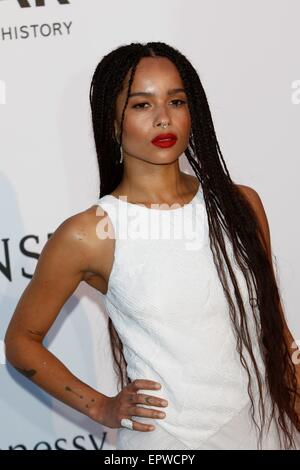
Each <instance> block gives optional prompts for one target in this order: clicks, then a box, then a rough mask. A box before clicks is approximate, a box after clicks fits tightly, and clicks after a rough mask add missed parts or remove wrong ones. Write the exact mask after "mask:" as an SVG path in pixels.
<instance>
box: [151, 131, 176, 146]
mask: <svg viewBox="0 0 300 470" xmlns="http://www.w3.org/2000/svg"><path fill="white" fill-rule="evenodd" d="M176 141H177V136H176V135H175V134H170V133H169V134H158V135H157V136H156V137H154V139H152V140H151V142H152V144H154V145H156V146H157V147H161V148H167V147H172V146H173V145H174V144H176Z"/></svg>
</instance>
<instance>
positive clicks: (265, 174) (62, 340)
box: [0, 0, 300, 450]
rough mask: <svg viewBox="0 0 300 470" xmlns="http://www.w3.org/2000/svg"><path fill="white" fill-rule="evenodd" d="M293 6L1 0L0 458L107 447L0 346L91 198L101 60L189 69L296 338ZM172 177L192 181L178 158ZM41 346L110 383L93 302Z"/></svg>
mask: <svg viewBox="0 0 300 470" xmlns="http://www.w3.org/2000/svg"><path fill="white" fill-rule="evenodd" d="M299 18H300V4H299V2H298V1H297V0H294V1H293V0H290V1H289V2H284V1H276V0H264V1H261V0H251V1H250V0H245V1H243V2H241V1H240V0H227V1H226V2H223V1H221V0H202V1H201V0H190V1H188V2H186V1H183V0H166V1H164V2H161V1H160V0H152V1H151V2H143V1H141V0H139V1H137V0H128V1H126V2H124V1H123V0H112V1H111V2H104V1H102V0H85V1H83V0H60V1H58V0H45V1H42V0H0V136H1V138H0V162H1V164H0V217H1V218H0V220H1V225H0V291H1V292H0V297H1V310H0V314H1V317H0V416H1V418H0V448H1V449H41V450H42V449H53V450H55V449H95V450H96V449H113V448H114V447H115V437H116V430H112V429H107V428H104V427H103V426H101V425H100V424H97V423H96V422H94V421H92V420H90V419H89V418H87V417H86V416H84V415H83V414H81V413H79V412H77V411H75V410H73V409H71V408H70V407H68V406H66V405H64V404H62V403H60V402H59V401H58V400H56V399H54V398H52V397H51V396H50V395H48V394H46V393H44V392H43V391H42V390H41V389H40V388H38V387H37V386H35V385H34V384H33V383H32V382H30V381H29V380H28V379H26V378H25V377H23V376H22V375H21V374H19V373H18V372H17V371H16V370H14V368H13V367H11V366H10V364H9V363H7V362H6V359H5V351H4V343H3V339H4V335H5V331H6V328H7V325H8V323H9V320H10V318H11V316H12V314H13V311H14V308H15V306H16V304H17V302H18V299H19V297H20V295H21V293H22V292H23V290H24V288H25V287H26V285H27V284H28V282H29V281H30V279H31V277H32V274H33V272H34V269H35V266H36V263H37V259H38V256H39V253H40V252H41V250H42V248H43V246H44V244H45V242H46V241H47V239H48V237H49V235H50V234H51V233H53V231H54V230H55V229H56V228H57V227H58V225H59V224H60V223H61V222H62V221H63V220H65V219H66V218H67V217H69V216H70V215H73V214H75V213H77V212H80V211H82V210H84V209H86V208H88V207H89V206H90V205H91V204H93V203H95V201H96V200H97V197H98V191H99V176H98V169H97V165H96V154H95V149H94V142H93V135H92V127H91V117H90V108H89V99H88V93H89V87H90V81H91V77H92V73H93V71H94V69H95V67H96V65H97V63H98V62H99V60H101V58H102V57H103V55H105V54H106V53H108V52H109V51H110V50H111V49H114V48H116V47H118V46H120V45H122V44H127V43H131V42H147V41H156V40H157V41H164V42H167V43H169V44H170V45H173V46H175V47H177V48H178V49H180V50H181V51H182V52H183V53H184V54H186V55H187V57H188V58H189V59H190V60H191V62H192V63H193V64H194V66H195V67H196V68H197V70H198V71H199V75H200V78H201V80H202V82H203V85H204V88H205V90H206V92H207V96H208V100H209V103H210V106H211V111H212V114H213V119H214V122H215V126H216V131H217V135H218V137H219V142H220V145H221V147H222V151H223V154H224V157H225V159H226V162H227V165H228V168H229V171H230V172H231V175H232V177H233V178H234V179H235V180H236V181H239V182H240V183H242V184H246V185H249V186H252V187H253V188H255V189H256V191H257V192H258V193H259V194H260V196H261V199H262V201H263V203H264V206H265V209H266V212H267V215H268V219H269V224H270V229H271V237H272V245H273V252H274V254H275V256H276V258H277V263H278V267H277V269H278V273H279V279H280V285H281V291H282V296H283V299H284V301H285V305H286V313H287V317H288V320H289V325H290V328H291V330H292V332H293V334H294V337H295V338H300V316H299V300H298V292H299V288H298V283H297V281H298V279H299V272H300V255H299V249H298V244H299V238H300V232H299V217H298V213H299V207H298V206H299V154H300V153H299V150H300V145H299V135H300V134H299V124H300V62H299V44H300V41H299V39H300V32H299V31H300V30H299ZM181 164H182V168H183V169H186V170H187V171H190V172H191V169H190V168H189V167H188V166H187V162H186V160H185V157H184V156H182V157H181ZM45 345H46V346H47V347H48V348H49V350H50V351H51V352H53V353H54V354H55V355H57V356H58V357H59V358H60V360H62V361H63V362H64V363H65V364H66V366H67V367H68V368H69V369H70V370H71V371H72V372H73V373H74V374H75V375H77V376H78V377H79V378H80V379H81V380H83V381H84V382H86V383H88V384H89V385H90V386H92V387H94V388H96V389H97V390H99V391H101V392H102V393H105V394H106V395H109V396H113V395H115V394H116V392H117V389H116V376H115V374H114V372H113V361H112V355H111V350H110V346H109V336H108V330H107V316H106V312H105V309H104V303H103V298H102V295H101V294H100V293H99V292H96V291H95V290H94V289H92V288H91V287H89V286H87V285H83V283H81V284H80V285H79V287H78V289H77V290H76V291H75V292H74V294H73V295H72V296H71V297H70V299H69V300H68V301H67V302H66V304H65V305H64V307H63V309H62V310H61V312H60V315H59V316H58V318H57V320H56V322H55V323H54V325H53V326H52V328H51V330H50V331H49V333H48V335H47V338H46V342H45Z"/></svg>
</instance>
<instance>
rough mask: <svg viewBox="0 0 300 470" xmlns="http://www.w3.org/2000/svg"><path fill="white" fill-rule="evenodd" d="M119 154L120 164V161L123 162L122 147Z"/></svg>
mask: <svg viewBox="0 0 300 470" xmlns="http://www.w3.org/2000/svg"><path fill="white" fill-rule="evenodd" d="M120 153H121V158H120V163H122V161H123V149H122V147H120Z"/></svg>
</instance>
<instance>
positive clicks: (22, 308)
mask: <svg viewBox="0 0 300 470" xmlns="http://www.w3.org/2000/svg"><path fill="white" fill-rule="evenodd" d="M99 220H100V219H99V217H96V216H94V215H93V213H92V212H91V211H89V212H88V211H86V212H83V213H80V214H77V215H75V216H73V217H70V218H69V219H67V220H66V221H65V222H63V223H62V224H61V225H60V226H59V227H58V228H57V230H56V231H55V232H54V233H53V234H52V236H51V238H50V239H49V240H48V242H47V243H46V245H45V246H44V248H43V250H42V253H41V255H40V257H39V260H38V264H37V266H36V269H35V272H34V276H33V278H32V279H31V281H30V283H29V284H28V285H27V287H26V289H25V290H24V292H23V294H22V296H21V298H20V300H19V302H18V304H17V306H16V309H15V312H14V315H13V317H12V319H11V322H10V324H9V326H8V329H7V332H6V336H5V345H6V356H7V359H8V361H9V362H10V363H11V364H12V365H13V366H14V367H15V368H16V369H17V370H18V371H19V372H21V373H22V374H24V375H25V376H26V377H28V378H29V379H30V380H32V381H33V382H34V383H36V384H37V385H38V386H40V387H41V388H43V389H44V390H45V391H46V392H48V393H50V394H51V395H53V396H54V397H56V398H57V399H59V400H61V401H63V402H64V403H66V404H67V405H69V406H71V407H73V408H75V409H76V410H78V411H80V412H82V413H84V414H85V415H87V416H89V417H91V418H92V419H96V418H97V421H99V422H101V409H102V407H103V406H104V403H105V401H106V398H108V397H106V396H105V395H103V394H101V393H100V392H98V391H96V390H94V389H93V388H91V387H89V386H88V385H87V384H85V383H83V382H82V381H80V380H79V379H78V378H77V377H75V376H74V375H73V374H72V372H71V371H70V370H68V369H67V367H66V366H65V365H64V364H63V363H62V362H61V361H60V360H59V359H58V358H57V357H56V356H55V355H53V354H52V353H51V352H50V351H48V350H47V349H46V348H45V347H44V346H43V339H44V337H45V335H46V334H47V332H48V330H49V328H50V327H51V325H52V324H53V322H54V321H55V319H56V317H57V316H58V314H59V312H60V310H61V308H62V307H63V305H64V303H65V302H66V300H67V299H68V298H69V297H70V296H71V294H72V293H73V292H74V291H75V289H76V288H77V286H78V284H79V283H80V282H81V281H82V280H84V276H85V273H86V272H90V271H92V269H93V263H94V262H95V261H94V260H95V258H96V256H95V247H96V246H97V256H98V257H99V256H101V241H100V240H99V239H98V238H97V236H96V223H97V222H98V221H99ZM99 410H100V414H99Z"/></svg>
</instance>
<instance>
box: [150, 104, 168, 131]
mask: <svg viewBox="0 0 300 470" xmlns="http://www.w3.org/2000/svg"><path fill="white" fill-rule="evenodd" d="M161 122H167V123H168V124H169V125H171V117H170V114H169V112H168V110H167V108H166V107H165V106H161V107H160V108H159V109H158V111H157V113H156V115H155V120H154V127H157V126H159V125H160V123H161Z"/></svg>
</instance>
